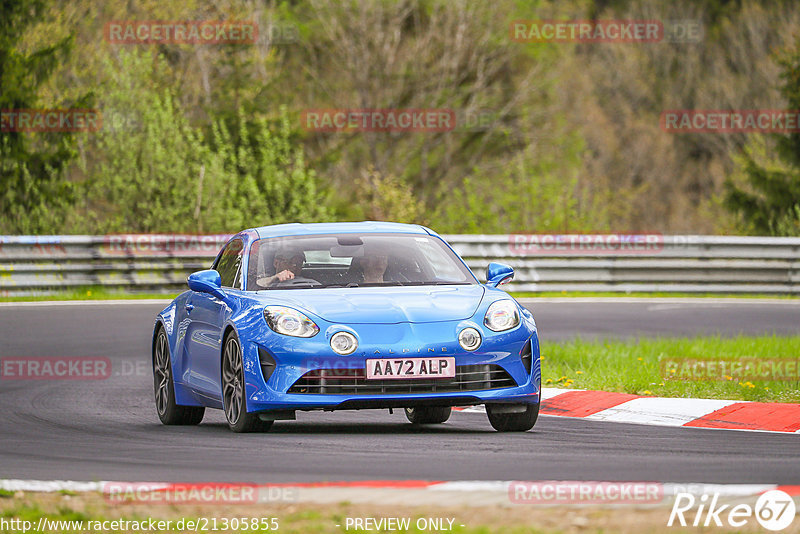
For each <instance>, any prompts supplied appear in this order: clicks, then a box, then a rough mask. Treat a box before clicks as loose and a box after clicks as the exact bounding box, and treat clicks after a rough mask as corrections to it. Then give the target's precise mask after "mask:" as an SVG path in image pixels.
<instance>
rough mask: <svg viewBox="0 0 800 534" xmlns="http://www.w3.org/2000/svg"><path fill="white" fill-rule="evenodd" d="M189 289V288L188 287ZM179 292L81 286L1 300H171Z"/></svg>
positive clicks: (1, 298) (2, 300)
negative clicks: (146, 291)
mask: <svg viewBox="0 0 800 534" xmlns="http://www.w3.org/2000/svg"><path fill="white" fill-rule="evenodd" d="M187 289H188V288H187ZM177 295H178V293H156V292H148V293H140V292H132V291H126V290H122V289H116V288H106V287H103V286H81V287H75V288H72V289H69V290H65V291H58V292H55V293H47V294H40V295H26V296H15V297H7V296H0V302H41V301H50V300H118V299H162V300H171V299H173V298H175V297H176V296H177Z"/></svg>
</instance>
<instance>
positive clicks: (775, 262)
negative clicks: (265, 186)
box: [0, 234, 800, 296]
mask: <svg viewBox="0 0 800 534" xmlns="http://www.w3.org/2000/svg"><path fill="white" fill-rule="evenodd" d="M443 237H444V238H445V239H446V240H447V241H448V242H449V243H451V244H452V245H453V248H455V249H456V251H458V253H459V254H461V256H462V257H464V259H465V260H466V261H467V264H468V265H469V266H470V268H472V269H473V271H475V273H476V274H477V275H478V276H482V275H483V274H484V272H485V267H486V265H487V264H488V262H489V261H500V262H503V263H508V264H510V265H511V266H513V267H514V270H515V272H516V276H515V280H514V282H513V283H512V284H510V285H509V286H508V289H509V290H512V291H533V292H538V291H556V292H562V291H567V292H572V291H613V292H620V293H626V292H634V291H644V292H654V291H658V292H688V293H692V292H702V293H771V294H795V295H797V294H800V238H778V237H730V236H691V235H688V236H678V235H676V236H661V235H657V234H653V235H619V234H611V235H572V236H570V235H563V236H558V235H515V234H512V235H447V236H443ZM226 239H227V236H225V235H212V236H164V235H135V236H134V235H124V236H0V295H5V296H13V295H30V294H37V293H39V294H47V293H51V292H54V291H59V290H64V289H69V288H74V287H82V286H107V287H113V288H124V289H129V290H134V291H148V292H164V293H168V292H176V291H180V290H181V289H184V288H185V287H186V277H187V275H188V274H189V273H190V272H192V271H195V270H199V269H205V268H208V266H209V265H210V264H211V261H212V259H213V258H214V257H215V255H216V253H217V251H218V250H219V249H220V247H221V245H222V244H223V243H224V242H225V240H226Z"/></svg>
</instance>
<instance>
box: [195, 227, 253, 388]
mask: <svg viewBox="0 0 800 534" xmlns="http://www.w3.org/2000/svg"><path fill="white" fill-rule="evenodd" d="M243 250H244V244H243V242H242V240H241V239H234V240H233V241H231V242H230V243H228V244H227V245H226V246H225V248H224V249H223V251H222V253H221V254H220V255H219V256H218V257H217V260H216V261H215V262H214V265H213V266H212V268H213V269H216V270H217V272H219V275H220V278H221V281H222V287H223V288H227V289H241V285H242V252H243ZM186 302H187V313H188V316H189V318H190V320H191V323H190V327H189V330H190V332H188V340H189V341H188V344H189V368H190V369H191V372H190V374H189V384H190V386H191V387H192V389H194V390H195V392H196V393H197V394H199V395H202V396H204V397H207V398H210V399H214V400H221V398H220V394H221V385H220V361H221V360H220V358H221V356H220V355H221V352H222V328H223V325H224V321H225V313H226V311H227V304H225V303H224V302H223V301H221V300H220V299H218V298H216V297H214V296H213V295H209V294H208V293H198V292H196V291H193V292H192V294H191V296H190V297H189V298H188V299H187V301H186Z"/></svg>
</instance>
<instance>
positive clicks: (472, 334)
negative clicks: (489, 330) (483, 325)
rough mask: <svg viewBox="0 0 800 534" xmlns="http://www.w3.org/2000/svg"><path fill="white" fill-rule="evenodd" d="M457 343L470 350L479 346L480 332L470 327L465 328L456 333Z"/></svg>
mask: <svg viewBox="0 0 800 534" xmlns="http://www.w3.org/2000/svg"><path fill="white" fill-rule="evenodd" d="M458 343H459V344H460V345H461V348H463V349H464V350H468V351H470V352H471V351H473V350H475V349H477V348H478V347H480V346H481V333H480V332H478V331H477V330H475V329H474V328H472V327H469V328H465V329H464V330H462V331H461V332H460V333H459V334H458Z"/></svg>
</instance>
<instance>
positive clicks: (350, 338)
mask: <svg viewBox="0 0 800 534" xmlns="http://www.w3.org/2000/svg"><path fill="white" fill-rule="evenodd" d="M331 348H332V349H333V352H335V353H336V354H341V355H343V356H346V355H348V354H352V353H354V352H355V350H356V349H357V348H358V340H357V339H356V336H354V335H353V334H351V333H350V332H336V333H335V334H333V335H332V336H331Z"/></svg>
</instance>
